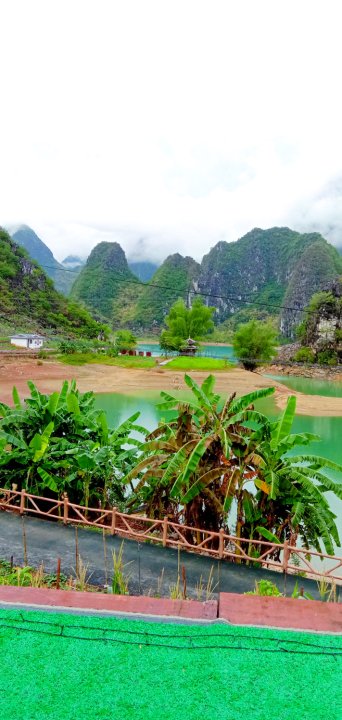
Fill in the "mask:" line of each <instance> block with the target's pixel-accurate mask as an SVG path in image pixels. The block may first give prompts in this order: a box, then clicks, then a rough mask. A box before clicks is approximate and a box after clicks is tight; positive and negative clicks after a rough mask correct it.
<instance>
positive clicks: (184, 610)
mask: <svg viewBox="0 0 342 720" xmlns="http://www.w3.org/2000/svg"><path fill="white" fill-rule="evenodd" d="M1 602H5V603H12V604H17V603H18V604H24V605H37V606H38V605H40V606H42V605H44V606H49V607H63V608H70V609H79V610H90V611H91V610H97V611H102V610H103V611H106V612H113V613H116V612H119V613H136V614H139V615H161V616H167V617H177V618H185V619H186V618H189V619H197V620H216V619H217V605H218V604H217V602H216V600H209V601H208V602H199V601H198V600H170V599H167V598H153V597H143V596H132V595H106V594H104V593H89V592H75V591H72V590H53V589H51V590H48V589H45V588H30V587H28V588H26V587H13V586H9V585H7V586H3V587H0V603H1Z"/></svg>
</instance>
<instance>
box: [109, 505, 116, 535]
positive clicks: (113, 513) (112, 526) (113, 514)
mask: <svg viewBox="0 0 342 720" xmlns="http://www.w3.org/2000/svg"><path fill="white" fill-rule="evenodd" d="M116 511H117V508H116V507H113V509H112V524H111V527H110V533H111V535H115V526H116Z"/></svg>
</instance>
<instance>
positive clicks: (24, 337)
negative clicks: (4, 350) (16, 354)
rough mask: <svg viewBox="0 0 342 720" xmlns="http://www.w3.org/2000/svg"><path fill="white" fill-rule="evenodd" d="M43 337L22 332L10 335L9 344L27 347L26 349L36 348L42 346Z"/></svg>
mask: <svg viewBox="0 0 342 720" xmlns="http://www.w3.org/2000/svg"><path fill="white" fill-rule="evenodd" d="M43 343H44V337H43V336H42V335H34V334H32V335H31V334H30V333H22V334H18V335H12V336H11V345H15V346H16V347H23V348H27V350H38V349H39V348H41V347H43Z"/></svg>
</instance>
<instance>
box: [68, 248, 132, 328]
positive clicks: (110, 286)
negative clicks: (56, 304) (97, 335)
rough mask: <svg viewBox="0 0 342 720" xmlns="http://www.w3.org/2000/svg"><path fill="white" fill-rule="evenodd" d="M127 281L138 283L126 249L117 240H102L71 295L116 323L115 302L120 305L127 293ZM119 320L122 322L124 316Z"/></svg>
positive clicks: (77, 279)
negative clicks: (129, 264) (129, 263)
mask: <svg viewBox="0 0 342 720" xmlns="http://www.w3.org/2000/svg"><path fill="white" fill-rule="evenodd" d="M127 281H129V282H130V283H137V282H138V281H137V279H136V277H135V276H134V275H133V273H132V272H131V271H130V269H129V267H128V264H127V260H126V256H125V253H124V251H123V250H122V248H121V247H120V245H119V244H118V243H116V242H101V243H99V244H98V245H96V247H94V248H93V250H92V251H91V253H90V255H89V257H88V260H87V262H86V264H85V265H84V267H83V268H82V270H81V272H80V274H79V275H78V277H77V278H76V280H75V283H74V285H73V287H72V290H71V297H72V298H75V299H77V300H81V301H82V302H84V303H85V304H86V305H87V307H89V308H90V309H91V310H92V311H95V312H96V313H97V314H98V315H99V316H101V317H103V318H106V319H107V320H109V321H110V322H114V324H115V319H116V317H115V316H116V315H117V310H115V302H118V303H119V304H120V298H123V297H124V295H125V292H127ZM137 287H139V285H137ZM133 288H134V286H133ZM130 292H131V293H132V292H134V290H130ZM133 297H134V295H133ZM130 302H132V294H131V295H130ZM118 321H119V322H118V324H120V322H121V317H120V316H119V318H118Z"/></svg>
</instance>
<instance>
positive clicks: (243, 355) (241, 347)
mask: <svg viewBox="0 0 342 720" xmlns="http://www.w3.org/2000/svg"><path fill="white" fill-rule="evenodd" d="M276 336H277V333H276V331H275V329H274V327H273V325H272V324H271V323H269V322H268V323H262V322H258V321H257V320H251V321H250V322H248V323H246V324H245V325H239V327H238V329H237V331H236V332H235V334H234V339H233V348H234V353H235V355H236V357H237V358H238V359H239V360H240V361H241V363H242V365H243V367H244V368H245V369H246V370H255V368H256V367H257V366H258V364H259V363H260V362H261V363H264V362H269V361H270V360H271V359H272V358H273V357H274V356H275V355H276V352H277V351H276Z"/></svg>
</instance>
